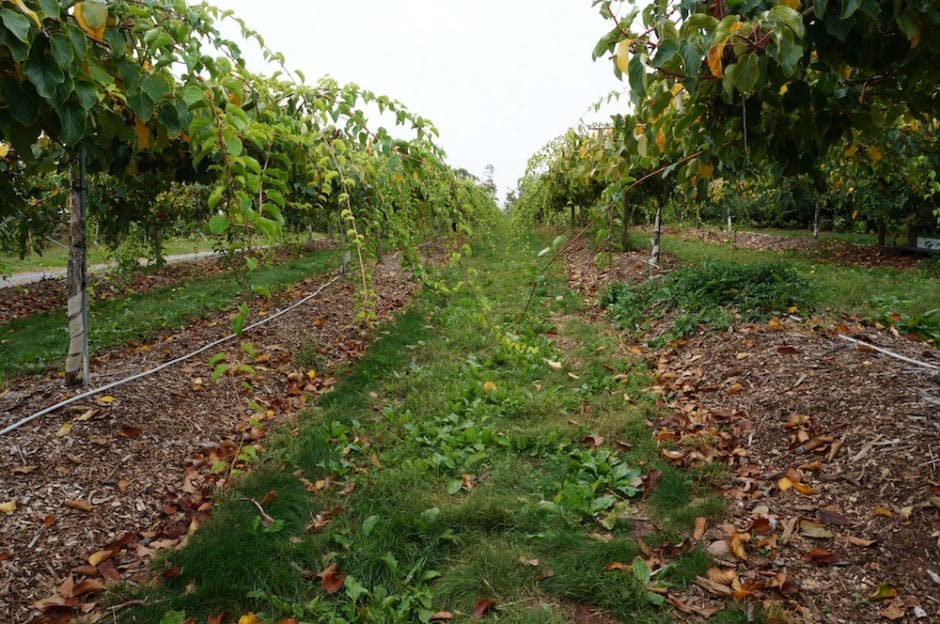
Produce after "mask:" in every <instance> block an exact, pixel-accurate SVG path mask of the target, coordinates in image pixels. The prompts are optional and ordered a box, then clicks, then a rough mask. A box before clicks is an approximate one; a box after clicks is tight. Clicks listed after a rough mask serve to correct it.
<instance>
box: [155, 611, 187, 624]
mask: <svg viewBox="0 0 940 624" xmlns="http://www.w3.org/2000/svg"><path fill="white" fill-rule="evenodd" d="M185 621H186V612H185V611H167V612H166V613H164V614H163V617H162V618H160V624H183V622H185Z"/></svg>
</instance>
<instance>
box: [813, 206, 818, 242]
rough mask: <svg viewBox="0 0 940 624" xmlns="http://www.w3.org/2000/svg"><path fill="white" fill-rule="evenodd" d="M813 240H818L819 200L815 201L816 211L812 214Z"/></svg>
mask: <svg viewBox="0 0 940 624" xmlns="http://www.w3.org/2000/svg"><path fill="white" fill-rule="evenodd" d="M813 240H819V200H818V199H817V200H816V211H815V212H814V213H813Z"/></svg>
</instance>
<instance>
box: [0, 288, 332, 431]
mask: <svg viewBox="0 0 940 624" xmlns="http://www.w3.org/2000/svg"><path fill="white" fill-rule="evenodd" d="M341 277H342V275H337V276H336V277H334V278H333V279H331V280H330V281H328V282H327V283H325V284H323V285H322V286H320V287H319V288H318V289H317V290H316V291H314V292H313V293H311V294H309V295H307V296H306V297H304V298H302V299H300V300H299V301H296V302H294V303H292V304H291V305H289V306H287V307H286V308H284V309H283V310H280V311H278V312H276V313H275V314H272V315H271V316H269V317H266V318H264V319H261V320H260V321H257V322H255V323H252V324H251V325H248V326H247V327H245V329H244V330H243V332H242V333H244V332H247V331H251V330H252V329H255V328H256V327H260V326H261V325H264V324H265V323H270V322H271V321H273V320H274V319H276V318H278V317H280V316H283V315H284V314H287V313H288V312H290V311H291V310H293V309H294V308H296V307H298V306H301V305H303V304H305V303H307V302H308V301H310V300H311V299H313V298H314V297H316V296H317V295H319V294H320V293H321V292H323V291H324V290H326V288H327V287H329V286H331V285H333V284H334V283H335V282H336V281H337V280H339V279H340V278H341ZM237 337H238V334H229V335H228V336H226V337H224V338H219V339H218V340H215V341H213V342H210V343H209V344H207V345H205V346H203V347H200V348H199V349H196V350H195V351H193V352H191V353H187V354H186V355H183V356H180V357H178V358H176V359H174V360H170V361H169V362H165V363H163V364H161V365H160V366H157V367H155V368H151V369H150V370H146V371H143V372H140V373H136V374H134V375H130V376H129V377H125V378H124V379H119V380H118V381H113V382H111V383H109V384H105V385H103V386H101V387H99V388H95V389H94V390H89V391H87V392H83V393H82V394H79V395H76V396H73V397H72V398H70V399H65V400H64V401H59V402H58V403H56V404H55V405H50V406H49V407H47V408H45V409H42V410H39V411H38V412H36V413H35V414H31V415H29V416H27V417H26V418H23V419H21V420H18V421H17V422H15V423H13V424H12V425H9V426H8V427H6V428H5V429H3V430H2V431H0V436H4V435H6V434H8V433H10V432H11V431H15V430H16V429H19V428H20V427H22V426H23V425H25V424H28V423H30V422H32V421H34V420H36V419H37V418H40V417H42V416H45V415H47V414H51V413H52V412H55V411H57V410H59V409H62V408H63V407H65V406H67V405H71V404H72V403H77V402H78V401H81V400H84V399H87V398H89V397H93V396H95V395H96V394H101V393H102V392H106V391H108V390H110V389H112V388H117V387H118V386H123V385H124V384H126V383H130V382H132V381H136V380H138V379H143V378H144V377H149V376H150V375H153V374H154V373H158V372H160V371H162V370H164V369H167V368H169V367H171V366H175V365H176V364H179V363H180V362H185V361H186V360H189V359H192V358H194V357H196V356H197V355H199V354H200V353H205V352H206V351H208V350H209V349H212V348H214V347H217V346H219V345H221V344H223V343H226V342H228V341H229V340H232V339H233V338H237Z"/></svg>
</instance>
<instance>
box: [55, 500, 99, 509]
mask: <svg viewBox="0 0 940 624" xmlns="http://www.w3.org/2000/svg"><path fill="white" fill-rule="evenodd" d="M62 504H63V505H65V506H66V507H68V508H69V509H76V510H78V511H84V512H89V511H91V510H93V509H94V506H93V505H92V504H91V503H89V502H88V501H83V500H67V501H65V502H64V503H62Z"/></svg>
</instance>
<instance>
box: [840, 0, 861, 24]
mask: <svg viewBox="0 0 940 624" xmlns="http://www.w3.org/2000/svg"><path fill="white" fill-rule="evenodd" d="M861 5H862V0H845V6H843V7H842V15H841V16H840V18H841V19H849V18H850V17H852V16H853V15H854V14H855V12H856V11H858V7H860V6H861Z"/></svg>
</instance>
